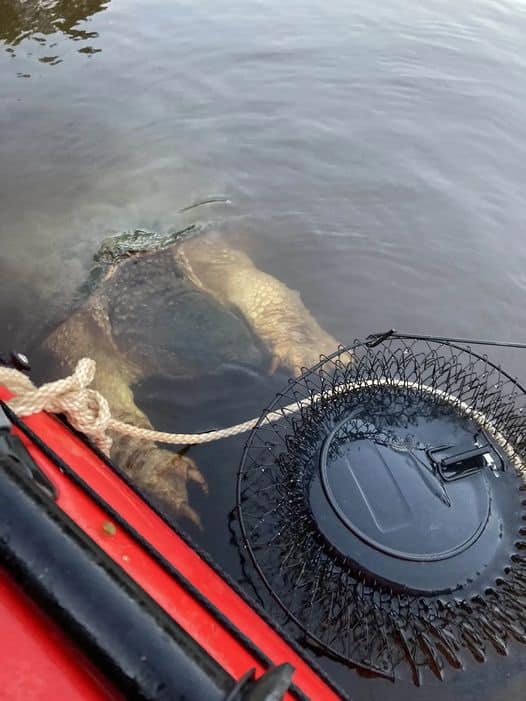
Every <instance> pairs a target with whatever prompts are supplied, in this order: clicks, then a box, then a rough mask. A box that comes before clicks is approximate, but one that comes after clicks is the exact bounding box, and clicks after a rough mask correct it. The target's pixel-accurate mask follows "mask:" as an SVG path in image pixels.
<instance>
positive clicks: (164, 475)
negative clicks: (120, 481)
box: [133, 447, 208, 528]
mask: <svg viewBox="0 0 526 701" xmlns="http://www.w3.org/2000/svg"><path fill="white" fill-rule="evenodd" d="M133 472H134V474H135V476H136V479H137V481H138V482H139V483H140V484H141V486H143V487H145V488H146V489H147V490H148V491H149V492H150V493H151V495H152V496H153V497H154V498H157V499H160V500H161V501H162V502H163V504H164V505H165V506H166V508H168V509H170V510H174V511H175V513H176V514H177V516H180V517H184V518H187V519H188V520H190V521H191V522H192V523H194V524H195V525H196V526H197V527H198V528H202V525H201V519H200V517H199V514H197V512H196V511H194V509H192V507H191V506H190V505H189V503H188V482H195V483H196V484H198V485H199V486H200V487H201V489H202V490H203V492H204V494H208V485H207V483H206V480H205V478H204V477H203V475H202V474H201V472H200V471H199V469H198V467H197V465H196V464H195V462H194V461H193V460H192V458H189V457H187V456H186V455H180V454H178V453H174V452H172V451H170V450H167V449H166V448H157V447H155V448H152V449H151V450H149V451H148V452H147V454H146V455H145V456H144V461H143V462H142V464H141V465H140V469H139V470H133Z"/></svg>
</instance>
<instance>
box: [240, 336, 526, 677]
mask: <svg viewBox="0 0 526 701" xmlns="http://www.w3.org/2000/svg"><path fill="white" fill-rule="evenodd" d="M351 351H352V355H353V358H352V360H350V361H349V349H347V350H346V351H341V352H339V353H336V354H335V355H334V356H331V358H329V359H326V360H324V362H323V363H320V365H319V366H317V367H316V368H314V369H313V370H312V371H309V372H306V373H305V374H304V375H303V376H302V377H301V378H299V379H298V380H297V381H291V383H290V386H289V387H288V388H287V389H286V391H284V392H283V394H282V395H280V396H279V397H278V398H277V399H276V401H275V402H274V403H273V405H271V407H269V409H268V410H267V411H266V412H265V414H264V415H263V416H262V417H261V419H260V422H259V425H258V427H256V429H255V430H254V431H253V433H252V434H251V436H250V438H249V440H248V442H247V446H246V449H245V454H244V457H243V461H242V464H241V468H240V472H239V479H238V512H239V518H240V524H241V529H242V532H243V536H244V539H245V543H246V546H247V550H248V553H249V555H250V557H251V559H252V562H253V564H254V565H255V568H256V570H257V571H258V573H259V575H260V576H261V578H262V580H263V582H264V583H265V585H266V586H267V588H268V590H269V591H270V593H271V594H272V596H273V597H274V598H275V599H276V600H277V601H278V603H279V604H280V606H281V607H282V608H284V609H285V610H286V612H287V613H288V615H289V617H290V618H292V620H294V621H295V623H296V624H297V625H299V626H300V627H301V628H302V630H303V631H304V632H305V633H307V635H308V636H309V638H310V639H311V640H312V641H314V642H315V643H316V644H317V645H318V648H319V649H320V650H321V651H325V652H326V653H327V654H330V655H331V656H336V657H338V658H340V659H343V660H346V661H351V662H354V663H358V664H360V665H362V666H364V667H367V668H369V669H373V670H375V671H377V672H381V673H384V674H388V675H389V676H398V675H401V676H404V675H405V674H407V670H408V669H409V670H410V672H411V674H413V676H414V677H415V678H419V677H420V675H421V673H422V669H425V668H426V667H427V668H429V669H431V670H433V671H434V672H435V674H437V675H438V676H439V677H442V674H443V669H444V665H445V663H446V662H449V663H450V664H452V665H453V666H462V664H463V663H462V659H463V655H464V654H465V653H466V652H467V651H470V653H471V654H472V655H474V656H475V657H476V658H477V659H479V660H483V659H486V657H487V654H488V647H493V648H494V649H496V650H497V651H498V652H501V653H502V652H504V651H505V650H506V649H507V646H508V644H509V641H510V640H511V639H518V640H521V641H522V642H526V598H524V596H525V595H526V558H525V556H524V552H525V549H526V542H524V538H523V536H524V535H526V529H525V524H524V519H523V516H524V513H523V512H524V505H525V504H526V501H525V500H524V494H523V491H524V488H525V487H524V478H523V475H524V465H523V455H524V453H525V436H526V425H525V418H524V413H523V403H524V398H525V395H524V390H523V389H522V388H521V387H520V386H519V385H518V384H517V383H516V382H515V381H514V380H513V379H512V378H510V377H509V376H507V375H506V373H504V372H503V371H502V370H500V369H499V368H497V367H496V366H494V365H492V364H491V363H490V362H489V361H488V360H487V359H486V358H484V357H481V356H478V355H477V354H475V353H472V352H471V351H470V350H468V349H464V348H461V347H459V346H455V345H453V344H447V343H434V342H431V341H419V340H411V341H408V340H404V339H400V338H391V339H386V340H384V341H383V342H382V343H381V344H380V345H379V347H375V348H370V347H369V346H368V345H367V344H365V343H359V342H357V343H356V344H355V345H354V346H353V347H352V349H351ZM523 502H524V503H523ZM512 591H513V592H515V594H514V596H513V598H512V595H511V593H510V592H512ZM518 592H520V596H519V594H518ZM511 621H513V623H512V622H511ZM488 644H489V645H488ZM407 663H409V664H407ZM404 669H405V672H404Z"/></svg>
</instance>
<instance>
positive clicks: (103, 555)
mask: <svg viewBox="0 0 526 701" xmlns="http://www.w3.org/2000/svg"><path fill="white" fill-rule="evenodd" d="M0 399H1V400H8V399H9V393H8V392H7V391H6V390H5V389H4V388H2V387H0ZM0 412H1V413H0V461H1V462H2V469H1V470H0V549H1V555H2V564H3V567H2V570H0V607H1V609H2V625H3V636H2V640H3V642H4V645H3V650H2V665H1V666H0V689H1V691H0V698H5V699H18V698H20V699H22V698H23V699H24V700H26V699H38V700H44V699H56V698H64V699H68V700H69V701H76V700H78V701H99V700H100V701H102V699H134V698H137V699H152V700H153V699H170V701H175V700H176V699H196V700H197V701H206V700H207V699H210V700H211V701H213V700H215V699H217V700H218V701H220V700H221V701H227V700H228V701H252V700H254V701H266V700H267V699H268V700H269V701H278V700H279V699H286V700H287V701H300V700H303V701H305V700H306V699H311V700H312V701H336V700H337V699H340V698H342V697H343V695H342V694H341V693H339V692H338V691H337V689H336V688H335V686H334V685H333V684H332V683H331V681H330V680H329V679H328V678H327V677H326V675H325V674H324V673H323V672H322V671H320V670H319V669H317V668H316V666H315V664H314V663H313V662H312V661H310V660H308V659H307V658H306V657H305V656H304V654H303V653H302V652H301V650H300V649H299V648H298V647H297V646H296V645H295V643H293V642H292V641H290V640H288V639H287V638H286V636H285V635H284V634H283V633H282V632H281V631H280V630H279V629H278V627H277V625H276V624H275V623H273V622H272V621H270V620H268V619H267V617H266V616H265V614H264V613H263V612H262V611H258V610H256V608H255V607H254V605H253V604H252V603H251V602H250V601H249V600H248V599H247V597H246V595H245V594H243V593H242V592H241V591H240V590H239V589H238V587H237V586H236V585H235V584H234V583H233V582H231V581H229V580H228V578H226V577H225V575H223V574H222V573H220V572H219V571H218V569H217V568H216V567H215V566H214V565H213V563H211V562H210V561H209V560H208V558H207V557H206V556H205V555H204V554H202V553H200V552H198V551H197V550H196V548H195V547H194V546H193V545H192V544H191V543H190V542H189V540H188V538H187V537H186V536H185V535H184V534H183V533H182V532H179V531H176V530H175V529H174V527H173V525H171V524H170V525H169V524H168V523H167V522H166V521H165V520H164V519H163V518H162V517H161V516H160V515H159V514H158V513H157V512H156V511H155V510H154V509H153V508H151V507H150V506H149V505H148V504H147V503H146V502H145V501H144V500H143V499H142V498H141V496H140V495H139V494H138V493H137V491H136V490H135V489H134V488H133V486H132V485H131V484H130V483H129V482H128V481H127V480H126V478H125V476H124V475H122V474H121V473H120V472H119V471H118V469H117V468H115V467H114V466H112V465H111V464H110V463H109V462H108V461H107V460H106V459H105V458H104V456H102V455H101V454H99V453H98V452H97V451H95V450H94V449H92V447H91V446H90V445H89V444H88V443H87V442H86V441H85V439H84V438H83V437H81V436H79V435H78V434H76V433H75V432H73V431H72V430H71V429H70V428H69V426H67V425H66V424H65V423H64V422H62V421H61V420H60V419H58V418H56V417H53V416H50V415H47V414H43V413H42V414H37V415H34V416H31V417H28V418H26V419H23V420H20V419H19V418H17V417H16V416H14V415H13V414H12V412H11V411H10V410H9V409H8V407H7V405H5V404H4V403H2V408H1V409H0Z"/></svg>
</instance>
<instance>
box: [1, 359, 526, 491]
mask: <svg viewBox="0 0 526 701" xmlns="http://www.w3.org/2000/svg"><path fill="white" fill-rule="evenodd" d="M95 369H96V365H95V361H94V360H92V359H91V358H82V359H81V360H79V362H78V363H77V366H76V368H75V371H74V372H73V374H72V375H70V376H69V377H66V378H64V379H61V380H56V381H55V382H48V383H47V384H44V385H41V386H40V387H38V388H37V387H35V385H34V384H33V383H32V382H31V380H30V379H29V378H28V377H27V376H26V375H25V374H24V373H22V372H20V371H18V370H14V369H12V368H3V367H0V385H4V387H6V388H7V389H8V390H9V391H10V392H11V393H12V394H13V395H15V396H14V398H13V399H12V400H11V401H9V402H8V406H9V407H10V408H11V409H12V410H13V411H14V412H15V413H16V414H17V415H18V416H28V415H30V414H36V413H38V412H40V411H47V412H49V413H51V414H65V415H66V417H67V419H68V421H69V422H70V423H71V425H72V426H73V427H74V428H76V429H77V430H78V431H80V432H81V433H84V434H85V435H86V436H88V438H90V439H91V440H92V441H93V442H94V443H95V445H96V446H97V447H98V448H100V450H102V451H103V452H104V453H106V454H109V452H110V449H111V443H112V440H111V438H110V436H109V435H108V431H115V432H116V433H120V434H121V435H126V436H131V437H133V438H141V439H143V440H148V441H154V442H157V443H166V444H175V445H199V444H202V443H211V442H212V441H216V440H220V439H221V438H229V437H231V436H236V435H238V434H240V433H245V432H246V431H250V430H251V429H253V428H254V427H255V426H256V425H257V424H258V423H259V421H260V418H259V417H256V418H253V419H249V420H248V421H244V422H243V423H240V424H236V425H235V426H229V427H228V428H223V429H219V430H217V431H208V432H206V433H166V432H164V431H155V430H153V429H148V428H140V427H139V426H133V425H131V424H127V423H124V422H123V421H118V420H117V419H114V418H112V416H111V412H110V407H109V404H108V402H107V400H106V399H105V398H104V397H103V396H102V394H100V392H97V390H94V389H89V385H90V384H91V382H92V381H93V379H94V377H95ZM373 386H392V387H403V388H407V389H415V390H419V391H421V392H426V393H429V394H431V395H434V396H436V397H439V398H440V399H442V400H444V401H446V402H447V403H449V404H452V405H453V406H455V407H456V408H458V409H460V410H461V411H462V412H463V413H464V414H465V415H466V416H468V417H470V418H472V419H473V420H474V421H476V422H477V423H478V424H479V425H480V426H481V427H482V428H484V430H486V431H487V432H488V433H490V434H491V435H492V436H493V437H494V439H495V440H496V441H497V443H498V444H499V445H500V446H501V447H502V448H503V450H504V451H505V452H506V455H507V456H508V458H509V459H510V460H511V461H512V462H513V464H514V465H515V467H516V468H517V469H518V470H519V471H520V472H521V474H522V475H523V476H524V477H525V478H526V467H525V465H524V463H523V461H522V459H521V458H520V457H519V455H518V454H517V453H516V452H515V450H514V449H513V448H512V446H511V445H510V444H509V442H508V440H507V439H506V437H505V436H504V435H503V434H502V433H501V432H500V431H498V430H497V429H496V428H495V426H494V425H493V424H492V422H491V421H490V420H489V419H488V417H487V416H485V415H484V414H483V413H482V412H480V411H478V410H477V409H473V408H472V407H470V406H469V405H468V404H467V403H466V402H462V401H460V400H459V399H457V398H456V397H455V396H453V395H451V394H449V393H447V392H444V391H443V390H440V389H436V388H434V387H430V386H428V385H422V384H419V383H417V382H407V381H404V380H396V379H389V378H378V379H374V380H361V381H358V382H350V383H344V384H341V385H338V386H336V387H335V388H333V389H332V390H331V393H330V394H331V395H332V396H335V395H338V394H343V393H345V392H352V391H354V390H357V389H363V388H364V387H373ZM321 396H322V394H317V395H315V396H314V397H308V398H306V399H303V400H301V401H295V402H292V403H291V404H288V405H287V406H285V407H283V408H281V409H280V410H279V411H273V412H269V413H268V414H266V415H265V416H264V418H265V419H266V421H267V422H269V423H270V422H272V421H279V420H281V419H283V418H284V417H285V416H287V415H291V414H295V413H297V412H298V411H300V410H301V409H302V408H303V407H305V406H309V405H311V404H312V402H315V401H317V400H318V399H320V398H321Z"/></svg>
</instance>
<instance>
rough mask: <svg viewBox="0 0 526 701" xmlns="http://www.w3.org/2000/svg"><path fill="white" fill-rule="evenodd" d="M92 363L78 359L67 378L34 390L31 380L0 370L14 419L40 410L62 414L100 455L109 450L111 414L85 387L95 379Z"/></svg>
mask: <svg viewBox="0 0 526 701" xmlns="http://www.w3.org/2000/svg"><path fill="white" fill-rule="evenodd" d="M95 369H96V364H95V361H94V360H92V359H91V358H81V359H80V360H79V362H78V363H77V366H76V368H75V371H74V372H73V374H72V375H70V376H69V377H65V378H64V379H61V380H56V381H55V382H48V383H46V384H44V385H42V386H41V387H35V385H34V384H33V383H32V382H31V380H30V379H29V378H28V377H27V376H26V375H24V374H22V373H20V372H18V371H17V370H12V369H10V368H2V369H1V371H0V380H3V383H4V384H5V385H6V387H7V388H8V389H9V390H10V391H11V392H13V394H14V395H15V397H14V398H13V399H12V400H11V401H10V402H9V407H10V408H11V409H12V410H13V411H14V412H15V413H16V414H18V416H28V415H30V414H36V413H38V412H40V411H47V412H49V413H51V414H65V416H66V418H67V419H68V421H69V422H70V424H71V425H72V426H73V427H74V428H76V429H77V431H80V432H81V433H83V434H85V435H86V436H88V437H89V438H90V439H91V440H92V441H93V443H94V444H95V445H96V446H97V447H98V448H100V450H102V451H103V452H104V453H106V454H108V453H109V451H110V448H111V438H110V437H109V436H108V435H107V433H106V432H107V430H108V426H109V423H110V421H111V412H110V407H109V405H108V402H107V400H106V399H105V398H104V397H103V396H102V394H100V393H99V392H97V391H96V390H94V389H89V385H90V384H91V383H92V382H93V379H94V377H95Z"/></svg>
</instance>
